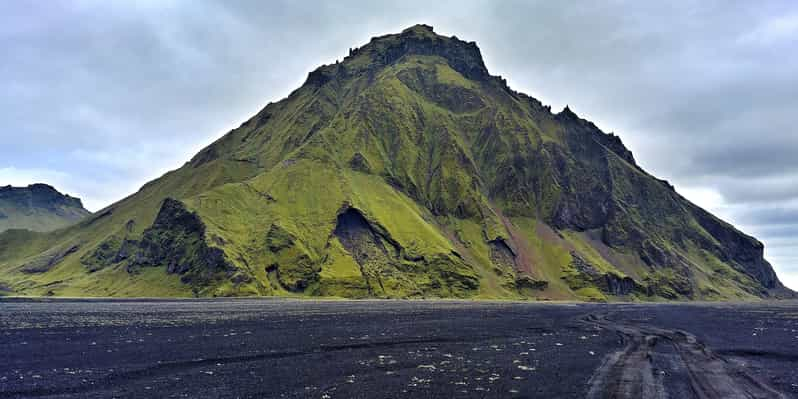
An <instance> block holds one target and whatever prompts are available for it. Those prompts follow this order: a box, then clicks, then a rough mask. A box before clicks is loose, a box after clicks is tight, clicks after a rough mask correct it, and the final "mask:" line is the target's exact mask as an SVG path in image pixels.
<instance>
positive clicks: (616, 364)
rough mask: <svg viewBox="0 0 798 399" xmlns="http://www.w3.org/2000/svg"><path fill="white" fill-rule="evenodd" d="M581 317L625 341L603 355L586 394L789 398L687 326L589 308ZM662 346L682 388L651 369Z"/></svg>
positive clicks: (593, 397)
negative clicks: (619, 318)
mask: <svg viewBox="0 0 798 399" xmlns="http://www.w3.org/2000/svg"><path fill="white" fill-rule="evenodd" d="M582 321H583V322H585V323H588V324H592V325H594V326H596V327H599V328H602V329H605V330H609V331H615V332H616V333H617V334H618V335H619V336H620V337H621V339H622V340H623V341H624V343H625V346H624V348H623V349H621V350H620V351H617V352H614V353H611V354H609V355H607V356H606V358H605V359H604V362H603V363H602V365H601V366H599V368H598V369H597V370H596V371H595V372H594V374H593V376H592V377H591V378H590V381H589V382H588V392H587V396H586V397H587V398H588V399H606V398H619V399H620V398H643V399H663V398H685V397H692V398H698V399H721V398H722V399H751V398H756V399H760V398H763V399H764V398H779V399H781V398H787V396H786V395H784V394H783V393H781V392H779V391H777V390H775V389H773V388H772V387H770V386H768V385H767V384H766V383H764V382H763V381H761V380H759V379H757V378H756V377H754V376H753V375H751V374H750V373H748V372H746V370H744V369H743V368H742V367H740V366H739V365H737V364H735V363H733V362H730V361H729V360H727V359H725V358H724V357H722V356H720V355H718V354H716V353H714V352H713V351H712V350H711V349H710V348H708V347H707V346H706V345H704V344H703V343H701V342H700V341H699V340H697V339H696V337H695V336H694V335H692V334H690V333H687V332H685V331H680V330H668V329H663V328H658V327H653V326H647V325H635V324H630V323H625V322H616V321H613V320H610V319H609V318H608V317H607V315H605V314H590V315H588V316H586V317H584V318H583V319H582ZM666 352H667V353H674V354H675V355H673V356H671V358H672V359H673V360H675V361H672V362H671V366H672V367H674V370H675V372H679V373H684V374H685V375H687V376H688V380H689V384H688V388H687V389H686V391H685V392H678V393H677V392H668V390H667V389H666V388H667V387H668V384H665V383H664V378H665V374H666V373H665V372H664V371H655V367H654V359H655V357H656V356H658V354H663V353H666ZM663 356H664V355H663ZM685 395H688V396H685Z"/></svg>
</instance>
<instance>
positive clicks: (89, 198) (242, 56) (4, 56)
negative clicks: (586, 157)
mask: <svg viewBox="0 0 798 399" xmlns="http://www.w3.org/2000/svg"><path fill="white" fill-rule="evenodd" d="M560 3H563V4H560ZM668 3H671V4H668ZM416 23H426V24H429V25H432V26H434V27H435V31H436V32H438V33H440V34H443V35H447V36H449V35H456V36H457V37H459V38H461V39H463V40H468V41H471V40H473V41H476V42H477V43H478V45H479V47H480V49H481V50H482V54H483V57H484V58H485V63H486V65H487V67H488V69H489V70H490V71H491V73H492V74H494V75H501V76H503V77H505V78H506V79H507V81H508V84H509V85H510V87H512V88H513V89H515V90H517V91H521V92H524V93H527V94H529V95H531V96H533V97H536V98H538V99H539V100H541V101H542V102H543V103H544V104H550V105H552V108H553V109H556V110H559V109H561V108H562V107H564V106H565V105H569V106H570V108H571V109H572V110H573V111H574V112H576V113H577V114H578V115H580V116H581V117H583V118H585V119H589V120H591V121H593V122H595V123H596V124H597V125H598V126H599V127H600V128H602V129H603V130H605V131H606V132H614V133H615V134H617V135H619V136H620V137H621V138H622V139H623V141H624V143H625V144H626V145H627V147H629V148H630V149H631V150H632V152H633V153H634V155H635V158H636V159H637V161H638V163H639V164H640V165H642V166H643V167H644V168H645V169H646V170H647V171H649V172H650V173H652V174H654V175H655V176H657V177H660V178H664V179H667V180H669V181H670V182H671V183H673V184H674V185H675V186H676V189H677V191H679V192H680V193H682V194H683V195H685V196H686V197H687V198H689V199H691V200H692V201H694V202H696V203H697V204H699V205H701V206H703V207H705V208H707V209H708V210H710V211H712V212H713V213H715V214H716V215H718V216H720V217H722V218H724V219H725V220H727V221H730V222H732V223H733V224H735V225H736V226H737V227H738V228H740V229H741V230H742V231H744V232H746V233H749V234H752V235H754V236H756V237H757V238H759V239H760V240H762V241H763V242H764V243H765V245H766V257H767V259H768V260H770V261H771V263H773V264H774V267H775V268H776V271H777V272H778V274H779V276H780V278H781V279H782V281H783V282H784V283H785V284H786V285H788V286H790V287H792V288H794V289H798V128H796V124H795V117H796V115H798V73H796V71H798V2H794V1H770V2H768V1H764V2H752V1H733V0H724V1H713V0H701V1H689V0H680V1H677V2H648V1H628V2H627V1H609V0H607V1H580V2H553V1H452V2H449V1H434V2H433V1H428V0H426V1H415V0H404V1H400V2H394V3H380V2H377V1H362V2H356V1H349V0H338V1H329V2H318V3H313V2H295V1H269V2H262V1H235V0H230V1H221V0H220V1H202V0H192V1H188V0H187V1H165V0H158V1H136V2H108V1H84V0H73V1H58V0H52V1H24V0H20V1H13V2H12V1H5V2H0V49H2V51H0V53H1V54H0V91H2V95H0V121H2V125H0V186H2V185H7V184H11V185H17V186H18V185H27V184H30V183H34V182H47V183H50V184H52V185H54V186H55V187H56V188H57V189H59V190H61V191H63V192H66V193H69V194H71V195H74V196H78V197H80V198H82V199H83V202H84V204H85V205H86V206H87V208H89V209H90V210H92V211H96V210H98V209H101V208H102V207H105V206H107V205H109V204H111V203H113V202H114V201H117V200H119V199H121V198H123V197H125V196H127V195H129V194H131V193H133V192H135V191H136V190H138V188H139V187H141V186H142V185H143V184H144V183H145V182H147V181H149V180H152V179H154V178H157V177H158V176H160V175H162V174H163V173H165V172H166V171H168V170H171V169H175V168H177V167H180V166H181V165H182V164H183V163H184V162H185V161H187V160H188V159H190V158H191V156H192V155H194V154H195V153H196V152H197V151H198V150H200V149H201V148H202V147H204V146H206V145H207V144H209V143H210V142H212V141H213V140H214V139H216V138H218V137H220V136H221V135H223V134H224V133H225V132H227V131H229V130H230V129H232V128H234V127H236V126H238V125H239V124H240V123H241V122H243V121H244V120H246V119H248V118H249V117H250V116H251V115H253V114H254V113H255V112H257V111H258V110H260V109H261V108H262V107H263V106H264V105H265V104H266V103H268V102H273V101H277V100H279V99H281V98H284V97H285V96H287V95H288V94H289V93H290V92H291V91H292V90H293V89H295V88H297V87H299V86H300V85H301V84H302V82H303V81H304V80H305V78H306V76H307V73H308V72H310V71H311V70H313V69H315V68H316V67H317V66H319V65H321V64H329V63H332V62H335V60H336V59H342V58H343V57H344V56H345V55H346V54H347V51H348V49H349V48H350V47H359V46H361V45H363V44H365V43H366V42H368V40H369V39H370V38H371V37H372V36H378V35H382V34H386V33H396V32H399V31H401V30H402V29H404V28H406V27H408V26H410V25H413V24H416Z"/></svg>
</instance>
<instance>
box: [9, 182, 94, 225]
mask: <svg viewBox="0 0 798 399" xmlns="http://www.w3.org/2000/svg"><path fill="white" fill-rule="evenodd" d="M89 214H91V212H89V211H87V210H86V209H85V208H83V204H82V203H81V202H80V199H78V198H74V197H70V196H68V195H65V194H61V193H59V192H58V191H56V189H54V188H53V187H51V186H48V185H46V184H31V185H30V186H28V187H11V186H5V187H0V232H3V231H6V230H9V229H27V230H33V231H51V230H55V229H58V228H62V227H66V226H69V225H70V224H73V223H75V222H77V221H78V220H80V219H83V218H84V217H86V216H88V215H89Z"/></svg>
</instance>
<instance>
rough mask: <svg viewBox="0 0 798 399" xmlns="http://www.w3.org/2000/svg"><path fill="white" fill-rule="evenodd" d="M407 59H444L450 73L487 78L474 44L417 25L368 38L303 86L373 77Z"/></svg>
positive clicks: (482, 79) (321, 68) (485, 68)
mask: <svg viewBox="0 0 798 399" xmlns="http://www.w3.org/2000/svg"><path fill="white" fill-rule="evenodd" d="M411 55H420V56H439V57H441V58H444V59H445V60H446V61H447V63H448V64H449V65H450V66H451V67H452V69H454V70H456V71H457V72H459V73H460V74H462V75H463V76H465V77H466V78H468V79H473V80H477V81H484V80H486V79H488V78H490V77H491V76H490V74H489V73H488V69H487V67H485V62H484V61H483V59H482V53H481V52H480V50H479V47H477V44H476V43H475V42H466V41H463V40H460V39H458V38H457V37H456V36H452V37H446V36H442V35H439V34H437V33H435V32H434V29H433V27H432V26H430V25H425V24H417V25H413V26H411V27H409V28H407V29H405V30H403V31H402V32H401V33H398V34H396V33H394V34H388V35H383V36H377V37H372V38H371V40H370V41H369V42H368V43H367V44H365V45H363V46H362V47H359V48H350V49H349V54H348V55H347V56H346V57H345V58H344V60H343V62H341V63H339V62H336V63H335V64H332V65H322V66H321V67H319V68H317V69H316V70H314V71H313V72H311V73H310V74H309V75H308V79H307V81H306V84H310V85H313V86H320V85H322V84H324V83H326V82H328V81H330V80H332V79H335V78H337V77H347V76H357V75H360V74H373V73H375V72H376V71H378V70H381V69H382V68H385V67H387V66H390V65H393V64H395V63H397V62H399V61H400V60H401V59H403V58H404V57H405V56H411Z"/></svg>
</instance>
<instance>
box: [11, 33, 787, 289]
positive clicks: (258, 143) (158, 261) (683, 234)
mask: <svg viewBox="0 0 798 399" xmlns="http://www.w3.org/2000/svg"><path fill="white" fill-rule="evenodd" d="M762 249H763V248H762V244H761V243H759V242H758V241H756V240H755V239H754V238H752V237H749V236H746V235H744V234H743V233H741V232H739V231H737V230H735V229H734V228H733V227H732V226H730V225H728V224H726V223H724V222H722V221H720V220H718V219H717V218H715V217H714V216H712V215H710V214H708V213H707V212H705V211H703V210H701V209H700V208H698V207H696V206H695V205H693V204H691V203H689V202H688V201H687V200H686V199H684V198H682V197H681V196H679V195H678V194H677V193H676V192H675V191H674V190H673V188H672V187H670V186H669V185H668V184H667V182H664V181H660V180H658V179H656V178H654V177H652V176H650V175H648V174H647V173H646V172H645V171H643V170H642V169H640V168H639V167H638V166H637V165H636V163H635V160H634V157H633V156H632V154H631V153H630V152H629V151H628V150H627V149H626V148H625V147H624V146H623V144H622V143H621V141H620V139H619V138H618V137H616V136H613V135H609V134H605V133H603V132H602V131H600V130H599V129H598V128H597V127H596V126H595V125H593V124H592V123H590V122H588V121H585V120H583V119H580V118H579V117H578V116H576V115H575V114H574V113H573V112H571V111H570V110H569V109H567V108H566V109H565V110H564V111H562V112H560V113H556V114H555V113H552V112H551V110H550V109H549V108H548V107H546V106H544V105H542V104H541V103H540V102H538V101H537V100H535V99H533V98H531V97H529V96H526V95H524V94H522V93H517V92H515V91H513V90H511V89H510V88H508V87H507V85H506V84H505V82H504V80H503V79H501V78H500V77H495V76H491V75H490V74H489V73H488V71H487V69H486V68H485V66H484V63H483V61H482V58H481V54H480V52H479V49H478V48H477V47H476V45H475V44H474V43H473V42H470V43H467V42H463V41H460V40H459V39H456V38H453V37H452V38H448V37H443V36H439V35H437V34H435V33H434V32H433V31H432V28H430V27H427V26H424V25H418V26H414V27H411V28H409V29H407V30H405V31H404V32H402V33H401V34H396V35H387V36H382V37H378V38H374V39H372V41H371V42H369V43H368V44H367V45H365V46H363V47H361V48H359V49H354V50H353V51H352V52H351V54H350V55H349V56H348V57H346V58H345V59H344V60H343V61H342V62H336V63H335V64H333V65H326V66H322V67H320V68H319V69H317V70H316V71H314V72H312V73H310V75H309V76H308V79H307V81H306V82H305V84H304V85H303V86H302V87H300V88H299V89H297V90H296V91H294V92H293V93H292V94H291V95H290V96H289V97H288V98H286V99H284V100H281V101H279V102H277V103H272V104H269V105H267V106H266V107H265V108H264V109H263V110H262V111H260V112H259V113H258V114H257V115H255V116H254V117H252V118H251V119H250V120H248V121H246V122H244V123H243V124H242V125H241V126H240V127H239V128H237V129H235V130H233V131H231V132H229V133H227V134H226V135H225V136H224V137H222V138H221V139H219V140H218V141H216V142H215V143H213V144H211V145H210V146H208V147H207V148H205V149H203V150H202V151H201V152H200V153H199V154H197V155H196V156H195V157H194V158H193V159H192V160H191V161H190V162H188V163H186V164H185V165H184V166H183V167H181V168H180V169H178V170H176V171H173V172H170V173H168V174H166V175H165V176H163V177H161V178H159V179H157V180H155V181H153V182H151V183H148V184H147V185H145V186H144V187H143V188H142V189H141V190H140V191H139V192H137V193H136V194H134V195H132V196H130V197H128V198H126V199H124V200H122V201H120V202H118V203H116V204H114V205H112V206H110V207H108V208H107V209H104V210H102V211H100V212H98V213H97V214H96V215H94V216H92V217H91V218H89V219H87V220H85V221H83V222H81V223H80V224H78V225H75V226H72V227H69V228H66V229H62V230H59V231H56V232H53V233H47V234H36V233H31V232H25V231H19V230H14V231H9V232H7V233H5V234H0V284H2V286H3V287H5V291H4V292H7V293H15V294H22V295H86V296H92V295H97V296H189V295H194V296H229V295H280V296H335V297H354V298H361V297H390V298H430V297H458V298H508V299H522V298H549V299H585V300H607V299H614V298H625V299H632V300H637V299H641V300H662V299H755V298H761V297H768V296H782V295H792V293H791V292H789V291H788V290H786V289H785V288H784V287H783V286H782V285H781V283H780V282H779V281H778V279H777V278H776V276H775V273H773V270H772V268H771V267H770V265H769V264H767V262H766V261H765V260H764V259H763V258H762Z"/></svg>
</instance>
